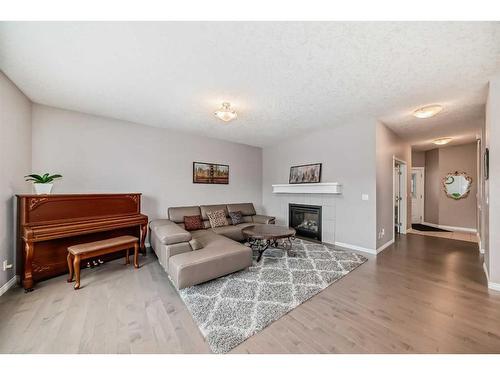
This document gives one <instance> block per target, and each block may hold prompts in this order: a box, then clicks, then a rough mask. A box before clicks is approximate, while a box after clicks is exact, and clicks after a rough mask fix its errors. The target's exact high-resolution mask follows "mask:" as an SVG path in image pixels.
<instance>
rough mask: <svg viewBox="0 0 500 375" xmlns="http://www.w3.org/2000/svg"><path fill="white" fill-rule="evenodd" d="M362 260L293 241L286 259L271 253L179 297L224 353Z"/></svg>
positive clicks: (216, 348)
mask: <svg viewBox="0 0 500 375" xmlns="http://www.w3.org/2000/svg"><path fill="white" fill-rule="evenodd" d="M366 260H367V259H366V258H365V257H363V256H361V255H358V254H355V253H352V252H348V251H344V250H338V249H337V250H336V249H334V248H333V247H330V246H326V245H323V244H316V243H312V242H308V241H303V240H299V239H295V240H294V241H293V247H292V250H291V251H290V255H289V254H288V253H287V252H286V251H284V250H281V249H275V248H271V249H268V250H266V251H265V252H264V255H263V256H262V259H261V260H260V262H259V263H258V264H257V263H256V261H255V258H254V265H253V267H250V268H249V269H248V270H244V271H240V272H237V273H234V274H231V275H228V276H225V277H221V278H218V279H215V280H212V281H209V282H206V283H203V284H199V285H196V286H193V287H189V288H185V289H182V290H180V291H179V294H180V296H181V298H182V300H183V301H184V303H185V304H186V306H187V307H188V309H189V311H190V312H191V315H192V316H193V318H194V320H195V322H196V323H197V325H198V327H199V329H200V331H201V333H202V335H203V336H204V337H205V340H206V341H207V343H208V345H209V346H210V349H211V350H212V351H213V352H214V353H226V352H228V351H230V350H231V349H233V348H234V347H236V346H237V345H239V344H240V343H242V342H243V341H245V340H246V339H247V338H249V337H250V336H252V335H254V334H255V333H257V332H258V331H260V330H262V329H264V328H265V327H266V326H268V325H269V324H271V323H272V322H273V321H275V320H277V319H279V318H280V317H282V316H283V315H285V314H286V313H288V312H289V311H291V310H293V309H294V308H295V307H297V306H298V305H300V304H301V303H303V302H304V301H306V300H308V299H309V298H311V297H312V296H314V295H315V294H317V293H319V292H321V291H322V290H323V289H325V288H326V287H327V286H329V285H330V284H332V283H334V282H335V281H337V280H339V279H340V278H342V277H343V276H345V275H347V274H348V273H349V272H351V271H352V270H354V269H355V268H356V267H358V266H360V265H361V264H363V263H364V262H366Z"/></svg>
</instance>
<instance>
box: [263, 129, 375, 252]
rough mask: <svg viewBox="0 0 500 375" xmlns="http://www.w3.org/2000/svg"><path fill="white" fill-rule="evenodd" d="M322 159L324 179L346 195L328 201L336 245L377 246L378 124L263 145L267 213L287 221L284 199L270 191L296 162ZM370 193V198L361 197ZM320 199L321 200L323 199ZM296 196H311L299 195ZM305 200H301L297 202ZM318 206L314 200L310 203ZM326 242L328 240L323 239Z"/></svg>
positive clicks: (280, 220)
mask: <svg viewBox="0 0 500 375" xmlns="http://www.w3.org/2000/svg"><path fill="white" fill-rule="evenodd" d="M316 162H318V163H323V170H322V177H321V181H322V182H339V183H341V184H342V185H343V191H344V192H343V194H342V195H341V196H336V197H335V198H329V199H334V201H330V202H331V203H330V204H329V206H330V207H334V208H335V212H334V218H333V219H332V220H335V225H334V229H333V230H334V237H335V241H336V242H337V243H342V244H348V245H351V246H357V247H362V248H365V249H369V250H371V251H374V250H375V237H376V234H375V227H376V222H375V126H374V122H373V121H372V122H371V123H370V121H364V122H363V121H359V122H357V123H353V124H349V125H343V126H340V127H335V128H331V129H325V130H320V131H316V132H311V133H308V134H304V135H302V136H300V137H294V138H286V139H283V140H282V141H281V142H279V143H276V144H274V145H272V146H269V147H266V148H264V152H263V186H262V188H263V203H264V208H265V211H266V213H267V214H269V215H276V216H277V218H278V223H281V224H286V223H287V222H288V217H287V216H286V214H284V213H283V210H282V205H283V198H282V197H281V195H278V194H273V193H272V186H271V185H273V184H283V183H288V176H289V172H290V167H291V166H293V165H301V164H309V163H316ZM362 194H368V196H369V200H368V201H363V200H361V195H362ZM323 198H324V197H322V198H321V199H323ZM296 199H302V200H303V199H308V198H306V197H305V196H303V195H301V196H299V197H296ZM297 203H302V202H297ZM311 204H314V202H311ZM325 242H327V241H325Z"/></svg>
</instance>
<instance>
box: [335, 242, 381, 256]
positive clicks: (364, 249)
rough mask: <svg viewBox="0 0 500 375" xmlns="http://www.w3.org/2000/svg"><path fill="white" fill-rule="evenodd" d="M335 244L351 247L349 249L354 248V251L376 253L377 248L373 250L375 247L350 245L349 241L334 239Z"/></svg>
mask: <svg viewBox="0 0 500 375" xmlns="http://www.w3.org/2000/svg"><path fill="white" fill-rule="evenodd" d="M335 246H340V247H345V248H346V249H351V250H356V251H362V252H364V253H368V254H373V255H377V250H375V249H368V248H366V247H361V246H357V245H352V244H350V243H345V242H337V241H335Z"/></svg>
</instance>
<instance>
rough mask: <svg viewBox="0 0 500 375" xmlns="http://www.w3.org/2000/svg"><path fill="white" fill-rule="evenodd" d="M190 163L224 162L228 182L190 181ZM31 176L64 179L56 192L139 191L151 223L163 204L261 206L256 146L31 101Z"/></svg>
mask: <svg viewBox="0 0 500 375" xmlns="http://www.w3.org/2000/svg"><path fill="white" fill-rule="evenodd" d="M221 126H227V125H221ZM193 161H203V162H217V163H221V164H229V174H230V176H229V185H208V184H193V182H192V173H193V171H192V169H193V165H192V163H193ZM33 171H34V172H51V173H56V172H57V173H61V174H62V175H63V176H64V177H63V179H61V180H60V181H57V183H56V185H55V186H54V193H63V192H72V193H82V192H83V193H85V192H141V193H143V197H142V208H143V212H144V213H146V214H147V215H149V217H150V219H154V218H158V217H165V216H166V210H167V208H168V207H169V206H178V205H197V204H212V203H226V202H227V203H230V202H253V203H254V204H255V205H256V209H257V210H259V209H260V208H261V205H262V150H261V149H260V148H257V147H252V146H246V145H242V144H237V143H232V142H226V141H221V140H216V139H212V138H206V137H199V136H195V135H192V134H184V133H180V132H176V131H172V130H167V129H161V128H155V127H150V126H145V125H139V124H133V123H129V122H124V121H119V120H114V119H109V118H104V117H98V116H92V115H88V114H83V113H78V112H72V111H66V110H61V109H56V108H52V107H47V106H42V105H37V104H34V105H33Z"/></svg>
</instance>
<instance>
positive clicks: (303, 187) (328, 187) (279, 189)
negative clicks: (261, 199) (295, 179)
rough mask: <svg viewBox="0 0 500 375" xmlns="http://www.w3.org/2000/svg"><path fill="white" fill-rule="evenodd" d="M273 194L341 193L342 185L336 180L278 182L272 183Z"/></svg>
mask: <svg viewBox="0 0 500 375" xmlns="http://www.w3.org/2000/svg"><path fill="white" fill-rule="evenodd" d="M273 193H275V194H342V185H341V184H339V183H338V182H320V183H315V184H279V185H273Z"/></svg>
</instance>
